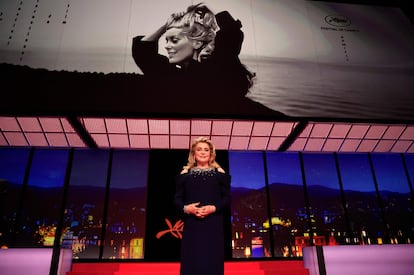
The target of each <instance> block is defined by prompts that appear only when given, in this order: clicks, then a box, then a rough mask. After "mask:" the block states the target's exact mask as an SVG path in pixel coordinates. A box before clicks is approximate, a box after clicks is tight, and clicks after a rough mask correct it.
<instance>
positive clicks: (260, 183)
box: [229, 152, 272, 258]
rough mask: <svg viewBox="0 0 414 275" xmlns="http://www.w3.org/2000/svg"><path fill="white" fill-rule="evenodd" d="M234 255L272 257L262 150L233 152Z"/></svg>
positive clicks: (230, 160) (238, 256) (230, 168)
mask: <svg viewBox="0 0 414 275" xmlns="http://www.w3.org/2000/svg"><path fill="white" fill-rule="evenodd" d="M229 172H230V175H231V177H232V180H231V192H232V205H231V212H232V214H231V219H232V251H233V252H232V255H233V258H250V257H253V258H257V257H270V256H271V252H270V250H271V248H272V246H271V244H270V240H269V218H268V217H269V215H268V208H267V206H268V203H267V195H266V193H267V191H266V181H265V170H264V162H263V153H262V152H230V153H229Z"/></svg>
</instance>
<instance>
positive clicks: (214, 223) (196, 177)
mask: <svg viewBox="0 0 414 275" xmlns="http://www.w3.org/2000/svg"><path fill="white" fill-rule="evenodd" d="M230 179H231V177H230V175H228V174H225V173H222V172H219V171H217V169H215V168H207V169H199V168H192V169H190V171H189V172H188V173H185V174H181V175H178V176H177V178H176V194H175V204H176V206H177V207H178V208H179V209H181V210H182V209H183V207H184V205H186V204H189V203H193V202H200V205H201V206H202V205H214V206H215V207H216V212H214V213H213V214H211V215H209V216H207V217H205V218H197V217H196V216H194V215H185V218H184V229H183V238H182V242H181V269H180V274H181V275H195V274H197V275H223V274H224V224H223V210H224V209H226V208H227V207H229V206H230V201H231V191H230Z"/></svg>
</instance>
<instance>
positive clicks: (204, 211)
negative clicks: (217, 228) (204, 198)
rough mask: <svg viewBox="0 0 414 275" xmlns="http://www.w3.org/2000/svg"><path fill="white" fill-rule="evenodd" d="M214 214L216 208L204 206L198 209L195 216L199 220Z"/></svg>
mask: <svg viewBox="0 0 414 275" xmlns="http://www.w3.org/2000/svg"><path fill="white" fill-rule="evenodd" d="M214 212H216V207H215V206H214V205H204V206H202V207H199V208H198V211H197V214H196V216H197V217H199V218H205V217H207V216H209V215H211V214H213V213H214Z"/></svg>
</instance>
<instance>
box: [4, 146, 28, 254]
mask: <svg viewBox="0 0 414 275" xmlns="http://www.w3.org/2000/svg"><path fill="white" fill-rule="evenodd" d="M29 154H30V149H28V148H0V213H1V219H0V247H10V246H11V245H12V236H13V234H14V227H15V223H16V216H17V210H18V209H19V204H20V194H21V191H22V187H23V180H24V174H25V170H26V167H27V162H28V160H29Z"/></svg>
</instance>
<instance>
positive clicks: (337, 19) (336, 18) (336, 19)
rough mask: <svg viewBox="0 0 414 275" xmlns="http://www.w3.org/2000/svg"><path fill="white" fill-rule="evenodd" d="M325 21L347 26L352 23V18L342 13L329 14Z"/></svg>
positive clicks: (330, 23)
mask: <svg viewBox="0 0 414 275" xmlns="http://www.w3.org/2000/svg"><path fill="white" fill-rule="evenodd" d="M325 22H326V23H328V24H329V25H331V26H334V27H346V26H349V25H351V20H350V19H348V18H346V17H345V16H341V15H328V16H326V17H325Z"/></svg>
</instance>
